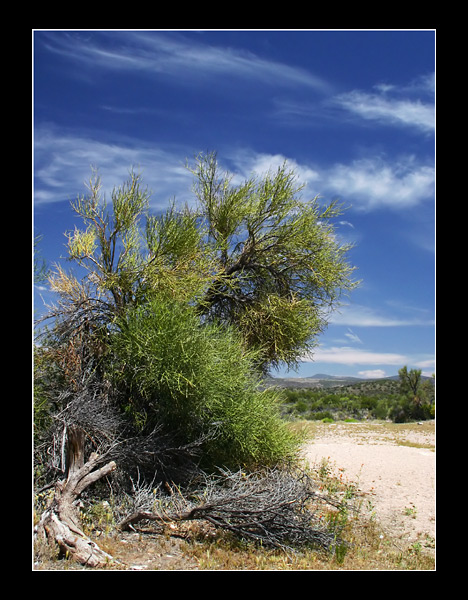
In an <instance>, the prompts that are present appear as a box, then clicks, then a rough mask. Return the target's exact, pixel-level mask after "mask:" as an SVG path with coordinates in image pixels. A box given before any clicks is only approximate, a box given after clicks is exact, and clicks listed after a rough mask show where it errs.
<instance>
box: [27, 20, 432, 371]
mask: <svg viewBox="0 0 468 600" xmlns="http://www.w3.org/2000/svg"><path fill="white" fill-rule="evenodd" d="M33 60H34V65H33V78H34V79H33V82H34V94H33V105H34V116H33V143H34V161H33V168H34V209H33V217H34V227H35V234H40V235H42V236H43V238H42V242H41V246H40V250H41V254H42V256H43V257H44V259H45V260H46V261H47V262H48V263H49V264H52V263H54V262H57V261H60V262H62V263H64V260H61V257H64V256H65V253H66V252H65V247H64V244H65V237H64V232H65V231H68V230H71V229H73V228H74V227H75V225H76V226H79V222H78V221H77V219H76V217H75V216H74V214H73V212H72V211H71V208H70V200H74V199H75V198H76V197H77V195H79V194H82V193H85V191H86V190H85V186H84V182H85V181H86V180H88V179H89V177H90V174H91V167H92V166H94V167H97V168H98V169H99V173H100V175H101V178H102V181H103V187H104V189H105V190H108V191H109V192H110V190H111V189H112V188H113V186H114V185H118V184H120V183H122V182H123V181H124V180H125V179H126V177H127V176H128V172H129V170H130V168H132V167H134V168H135V169H136V170H139V171H141V172H142V175H143V179H144V182H145V184H147V185H148V187H149V188H150V190H151V191H152V197H151V209H152V210H154V211H155V212H157V211H161V210H164V209H165V208H166V207H167V205H168V203H169V201H170V200H171V199H173V198H174V197H175V199H176V201H177V202H180V203H185V202H188V203H189V204H190V203H192V204H193V203H194V197H193V194H192V192H191V183H192V179H191V175H190V173H188V172H187V170H186V169H185V168H184V165H185V162H186V159H189V160H191V159H192V158H193V157H194V156H195V155H196V154H198V153H199V152H203V151H208V150H215V151H217V153H218V160H219V162H220V163H221V166H222V167H225V168H226V169H228V170H230V171H231V172H233V173H234V174H235V177H236V178H238V180H239V181H240V180H242V179H243V178H246V177H248V176H250V175H251V174H252V173H258V174H260V173H263V172H265V171H266V170H268V169H269V168H270V167H275V166H276V165H278V164H281V163H282V162H283V161H284V160H285V159H286V160H287V161H288V163H289V165H290V166H291V167H294V168H295V169H296V171H297V174H298V176H299V178H300V180H301V181H302V182H303V183H305V184H306V188H305V190H304V192H303V197H304V198H307V197H310V198H313V197H314V196H316V195H317V194H318V195H319V196H320V197H321V199H322V200H323V202H324V203H327V202H329V201H331V200H333V199H335V198H339V199H340V201H341V202H342V203H344V204H345V205H346V206H347V207H349V208H348V210H347V211H346V212H345V214H344V215H343V216H342V218H340V219H338V221H337V223H336V226H337V234H338V235H339V236H340V239H342V240H343V241H345V242H353V243H355V247H354V248H353V249H352V251H351V252H350V257H349V258H350V262H351V263H352V264H354V265H356V266H357V267H358V270H357V272H356V277H357V278H358V279H361V280H362V284H361V286H360V287H359V289H357V290H356V291H354V292H353V293H352V294H351V296H350V297H349V298H346V299H345V300H344V304H343V306H342V307H341V308H340V311H339V312H336V313H335V314H334V315H332V317H331V321H330V324H329V326H328V328H327V330H326V332H325V333H324V334H323V335H322V337H321V342H320V345H319V347H318V348H317V349H316V351H315V352H314V354H313V356H306V357H304V360H303V362H302V364H301V366H300V368H299V370H298V372H297V373H289V376H291V375H292V376H301V377H307V376H311V375H314V374H315V373H328V374H331V375H354V376H363V377H382V376H388V375H394V374H396V373H397V371H398V369H399V368H401V367H402V366H403V365H407V366H408V367H409V368H420V369H422V371H423V373H425V374H428V375H430V374H432V373H433V372H434V346H435V344H434V337H435V333H434V319H435V293H434V287H435V285H434V283H435V241H434V240H435V235H434V234H435V190H434V185H435V115H434V105H435V32H434V31H431V30H423V31H418V30H402V31H367V30H363V31H357V30H352V31H343V30H337V31H328V30H327V31H325V30H284V31H277V30H271V31H270V30H258V31H255V30H249V31H238V30H233V31H231V30H228V31H214V30H208V31H186V30H182V31H179V30H177V31H172V30H161V31H158V30H149V31H148V30H129V31H121V30H116V31H107V30H102V31H101V30H90V31H88V30H51V31H49V30H36V31H34V32H33ZM43 301H46V302H51V301H53V295H52V293H51V292H50V291H49V290H48V289H47V285H46V284H43V285H40V286H36V287H35V310H36V314H41V312H42V310H43V306H42V305H43ZM276 374H277V375H285V374H286V373H285V371H280V372H279V373H276Z"/></svg>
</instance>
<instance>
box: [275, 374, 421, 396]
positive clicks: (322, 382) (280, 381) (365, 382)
mask: <svg viewBox="0 0 468 600" xmlns="http://www.w3.org/2000/svg"><path fill="white" fill-rule="evenodd" d="M421 379H422V380H426V379H432V378H431V377H426V376H424V375H422V376H421ZM399 380H400V378H399V376H398V375H393V376H391V377H385V378H381V379H364V378H360V377H346V376H343V377H340V376H337V375H326V374H324V373H317V375H313V376H312V377H266V378H265V383H266V385H267V386H278V387H282V388H291V389H305V388H306V389H314V388H315V389H317V390H319V389H329V390H330V391H334V390H333V388H339V389H340V392H346V393H348V394H367V393H378V392H386V393H397V392H398V387H399Z"/></svg>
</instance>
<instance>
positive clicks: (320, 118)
mask: <svg viewBox="0 0 468 600" xmlns="http://www.w3.org/2000/svg"><path fill="white" fill-rule="evenodd" d="M273 104H274V110H273V111H272V117H273V118H274V119H275V120H278V121H279V122H280V123H285V124H287V125H289V126H294V124H296V125H297V126H300V127H305V126H313V127H321V126H322V125H323V123H327V122H329V121H333V122H334V123H336V122H343V123H345V124H350V123H351V124H353V125H356V126H360V125H364V124H366V123H367V122H372V123H373V124H374V125H375V124H379V125H383V126H391V127H399V128H402V129H406V130H410V131H412V132H416V133H423V134H431V133H433V132H434V130H435V76H434V73H431V74H429V75H422V76H421V77H418V78H416V79H415V80H413V81H411V82H409V83H408V84H407V85H395V84H391V83H378V84H376V85H375V86H373V88H372V90H370V91H369V90H359V89H354V90H349V91H346V92H342V93H339V94H333V93H330V94H329V95H328V96H327V97H320V98H317V99H309V98H308V99H306V100H303V99H298V98H292V97H285V96H284V97H277V98H275V99H274V101H273Z"/></svg>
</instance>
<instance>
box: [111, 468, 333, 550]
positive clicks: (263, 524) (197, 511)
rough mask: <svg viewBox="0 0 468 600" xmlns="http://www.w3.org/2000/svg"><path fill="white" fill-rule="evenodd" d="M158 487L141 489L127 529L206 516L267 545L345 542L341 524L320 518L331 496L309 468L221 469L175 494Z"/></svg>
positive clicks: (126, 522) (328, 545) (291, 547)
mask: <svg viewBox="0 0 468 600" xmlns="http://www.w3.org/2000/svg"><path fill="white" fill-rule="evenodd" d="M160 491H161V490H160V489H156V490H152V491H151V492H150V493H151V495H152V499H150V498H148V497H147V496H146V497H145V495H144V494H142V493H141V492H142V490H139V505H134V510H133V512H132V513H131V514H129V515H128V516H127V517H125V518H124V519H123V520H122V521H121V523H120V525H119V526H120V529H122V530H125V529H129V528H131V527H133V526H134V525H136V524H137V523H139V522H142V521H152V522H159V523H167V522H171V521H173V522H174V521H190V520H204V521H207V522H208V523H211V524H212V525H213V526H214V527H216V528H219V529H223V530H227V531H230V532H232V533H233V534H234V535H236V536H237V537H239V538H244V539H252V540H255V541H257V542H260V543H262V544H263V545H264V546H269V547H274V548H281V549H283V550H295V549H298V548H301V547H306V546H309V547H316V548H320V549H324V550H327V551H333V550H334V549H335V547H336V546H337V545H342V544H343V542H342V540H341V539H340V533H341V531H340V529H339V527H338V525H335V526H334V527H331V526H328V528H327V527H326V526H325V525H323V524H322V520H321V519H320V518H319V510H318V509H319V508H320V507H321V506H323V503H324V502H325V500H324V499H323V497H322V496H319V495H317V494H316V492H315V484H314V483H313V481H312V480H311V478H310V477H309V476H308V474H307V473H305V472H298V471H292V470H290V469H287V468H274V469H270V470H265V471H259V472H254V473H245V472H244V471H242V470H238V471H236V472H231V471H225V470H224V471H221V473H220V475H219V476H218V477H216V478H213V477H211V478H207V479H206V481H205V485H204V487H203V488H201V489H199V490H195V491H192V492H191V493H185V494H182V492H181V491H180V490H179V489H178V488H176V489H173V490H172V492H173V493H172V494H171V495H169V496H167V495H166V496H162V495H161V494H160Z"/></svg>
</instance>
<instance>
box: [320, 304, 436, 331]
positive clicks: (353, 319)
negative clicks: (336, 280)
mask: <svg viewBox="0 0 468 600" xmlns="http://www.w3.org/2000/svg"><path fill="white" fill-rule="evenodd" d="M330 323H331V324H333V325H344V326H347V327H415V326H433V325H434V319H433V318H431V317H430V316H428V315H427V314H425V315H424V317H421V316H417V317H414V315H411V316H409V317H408V316H407V315H405V316H401V315H394V314H392V315H388V314H384V313H382V312H381V311H379V310H377V309H375V308H372V307H369V306H362V305H360V304H352V305H350V304H348V305H343V306H342V307H340V308H339V309H338V310H336V311H335V312H333V313H332V314H331V316H330Z"/></svg>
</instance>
